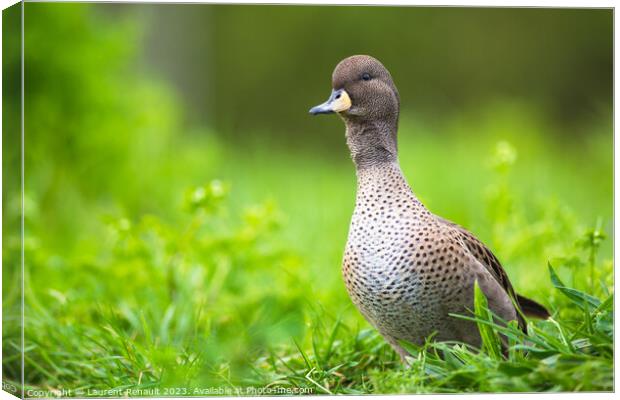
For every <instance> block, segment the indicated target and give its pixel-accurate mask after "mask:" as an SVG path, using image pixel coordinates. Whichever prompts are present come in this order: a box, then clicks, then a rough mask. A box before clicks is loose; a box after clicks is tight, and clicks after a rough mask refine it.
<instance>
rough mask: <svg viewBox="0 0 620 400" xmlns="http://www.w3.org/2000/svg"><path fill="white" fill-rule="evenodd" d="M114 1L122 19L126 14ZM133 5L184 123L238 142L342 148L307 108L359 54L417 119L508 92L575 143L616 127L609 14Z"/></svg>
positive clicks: (469, 106) (438, 115) (592, 11)
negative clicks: (341, 64)
mask: <svg viewBox="0 0 620 400" xmlns="http://www.w3.org/2000/svg"><path fill="white" fill-rule="evenodd" d="M109 7H110V8H111V9H112V10H117V12H119V13H120V9H119V7H122V6H114V5H111V6H109ZM123 10H124V8H123ZM136 11H137V12H139V13H141V14H148V15H151V16H152V18H153V20H154V23H155V24H157V26H158V29H157V30H153V31H152V32H151V33H150V34H149V35H148V36H147V37H146V45H147V50H146V51H147V54H148V55H149V56H150V57H152V59H154V60H156V63H155V64H156V65H157V68H158V70H160V71H162V72H163V73H164V74H165V76H167V77H168V78H169V79H170V80H171V82H174V83H176V85H177V86H178V87H179V88H180V89H181V91H182V92H183V93H185V97H186V99H187V100H188V101H187V106H188V110H189V112H190V113H191V114H190V115H191V116H192V117H194V118H195V119H198V120H200V121H205V122H207V123H209V124H211V125H212V126H214V127H215V128H217V131H218V132H220V133H221V134H228V135H230V136H231V138H232V140H233V141H235V142H236V139H237V137H238V135H247V134H260V135H261V136H263V137H264V136H277V137H278V138H279V140H285V141H287V142H288V143H289V145H290V146H292V147H295V146H299V143H300V142H299V140H300V137H303V140H304V141H314V142H319V143H338V142H337V140H338V139H337V138H335V137H334V136H333V135H331V134H330V132H331V127H332V124H331V123H330V122H329V121H327V120H326V119H319V118H317V121H314V122H313V123H312V124H308V123H307V122H306V120H307V110H308V109H309V108H310V107H311V106H313V105H315V104H318V103H320V102H322V101H323V100H325V99H326V98H327V96H328V94H329V91H330V86H331V73H332V70H333V68H334V67H335V65H336V63H337V62H338V61H340V60H341V59H343V58H344V57H347V56H350V55H353V54H370V55H373V56H375V57H377V58H378V59H379V60H381V61H382V62H383V63H384V64H385V65H386V66H387V68H388V69H389V70H390V72H391V73H392V76H393V77H394V80H395V82H396V85H397V87H398V89H399V91H400V93H401V98H402V107H403V110H404V111H405V112H407V113H410V112H415V113H416V114H417V115H418V116H419V117H421V118H425V119H431V120H433V119H440V118H443V117H444V116H446V115H450V114H452V113H454V112H458V111H462V110H468V109H475V108H481V107H484V106H485V105H486V103H487V102H489V101H492V100H495V99H503V98H506V97H510V98H514V99H518V100H520V101H522V102H525V103H528V104H530V105H531V106H533V107H536V108H538V109H540V110H541V111H542V112H543V113H544V114H546V115H548V116H552V117H553V120H554V122H555V123H561V124H562V126H563V130H564V133H565V135H564V136H570V137H572V136H575V135H578V134H579V132H577V131H576V130H575V124H576V123H579V122H580V121H582V120H584V119H586V120H588V119H590V118H591V117H593V116H600V117H602V118H609V119H611V112H612V97H611V96H612V80H613V68H612V46H613V41H612V36H613V35H612V29H613V28H612V24H613V13H612V10H611V9H570V8H562V9H559V8H555V9H554V8H542V7H535V8H505V7H504V8H502V7H497V8H483V7H469V8H462V7H443V8H429V7H389V6H387V7H350V6H340V7H339V6H330V7H319V6H288V7H282V6H261V5H247V6H243V7H238V6H234V5H212V6H205V5H187V6H183V7H179V6H176V5H175V6H168V7H161V6H159V5H158V6H148V5H145V6H141V7H139V8H137V9H136ZM188 37H192V38H195V39H192V40H189V41H188V40H186V38H188ZM240 116H243V117H242V118H240ZM336 154H339V153H336Z"/></svg>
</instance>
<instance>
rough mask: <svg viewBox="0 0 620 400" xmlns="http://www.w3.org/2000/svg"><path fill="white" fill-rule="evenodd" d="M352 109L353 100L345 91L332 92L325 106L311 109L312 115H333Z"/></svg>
mask: <svg viewBox="0 0 620 400" xmlns="http://www.w3.org/2000/svg"><path fill="white" fill-rule="evenodd" d="M349 108H351V98H350V97H349V94H348V93H347V92H346V90H344V89H338V90H332V94H331V96H329V99H327V101H326V102H325V103H323V104H319V105H318V106H316V107H312V108H311V109H310V114H312V115H317V114H331V113H335V112H343V111H347V110H348V109H349Z"/></svg>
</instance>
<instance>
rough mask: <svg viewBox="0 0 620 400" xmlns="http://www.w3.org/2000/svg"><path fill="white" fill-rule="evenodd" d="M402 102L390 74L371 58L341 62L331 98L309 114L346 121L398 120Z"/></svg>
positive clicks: (336, 73) (350, 59)
mask: <svg viewBox="0 0 620 400" xmlns="http://www.w3.org/2000/svg"><path fill="white" fill-rule="evenodd" d="M399 108H400V101H399V97H398V91H397V90H396V86H395V85H394V82H393V81H392V76H391V75H390V73H389V71H388V70H387V69H386V68H385V67H384V66H383V64H381V63H380V62H379V60H377V59H375V58H374V57H371V56H366V55H357V56H351V57H348V58H345V59H344V60H342V61H340V63H338V65H337V66H336V68H335V69H334V72H333V74H332V93H331V95H330V97H329V99H328V100H327V101H326V102H325V103H323V104H320V105H318V106H316V107H313V108H311V109H310V114H313V115H318V114H331V113H338V114H339V115H340V116H341V117H342V118H343V119H344V120H345V122H353V121H359V122H366V121H371V120H383V121H385V120H388V121H389V120H393V121H397V120H398V111H399Z"/></svg>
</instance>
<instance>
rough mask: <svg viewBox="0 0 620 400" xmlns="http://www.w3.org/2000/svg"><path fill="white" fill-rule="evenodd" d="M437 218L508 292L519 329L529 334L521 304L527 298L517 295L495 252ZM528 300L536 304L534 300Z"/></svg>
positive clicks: (450, 222)
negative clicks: (452, 230) (456, 234)
mask: <svg viewBox="0 0 620 400" xmlns="http://www.w3.org/2000/svg"><path fill="white" fill-rule="evenodd" d="M437 218H439V220H440V221H441V222H442V223H444V224H446V225H448V226H450V227H452V228H454V229H455V230H456V231H457V232H458V234H459V237H460V239H461V240H462V241H463V243H464V244H465V246H466V247H467V249H468V250H469V252H470V253H471V254H472V255H473V256H474V257H475V258H476V259H477V260H478V261H479V262H480V264H482V265H483V266H484V267H485V268H486V269H487V270H488V271H489V273H490V274H491V276H493V278H494V279H495V280H496V281H497V283H499V285H500V286H501V287H502V288H503V289H504V290H505V291H506V293H507V294H508V296H509V297H510V298H511V300H512V302H513V304H514V306H515V309H516V311H517V322H518V324H519V327H520V328H521V329H522V330H523V331H524V332H526V333H527V331H526V329H527V324H526V322H525V318H524V317H523V309H522V307H521V304H520V300H521V299H522V298H523V299H525V298H524V297H522V296H519V295H517V294H516V293H515V291H514V288H513V287H512V284H511V283H510V279H508V275H507V274H506V271H504V268H503V267H502V264H501V263H500V262H499V260H498V259H497V257H495V255H494V254H493V252H492V251H491V250H489V248H488V247H486V246H485V245H484V243H482V242H481V241H480V240H479V239H478V238H477V237H475V236H474V235H473V234H472V233H471V232H469V231H468V230H467V229H465V228H463V227H462V226H460V225H458V224H455V223H454V222H452V221H448V220H446V219H443V218H441V217H437ZM526 300H528V301H529V302H532V303H535V302H534V301H533V300H529V299H526ZM535 304H537V303H535ZM540 307H542V306H540ZM543 309H544V307H543Z"/></svg>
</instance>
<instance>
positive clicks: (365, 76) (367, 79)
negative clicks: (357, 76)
mask: <svg viewBox="0 0 620 400" xmlns="http://www.w3.org/2000/svg"><path fill="white" fill-rule="evenodd" d="M371 78H372V77H371V76H370V74H369V73H364V74H362V79H363V80H365V81H369V80H370V79H371Z"/></svg>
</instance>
